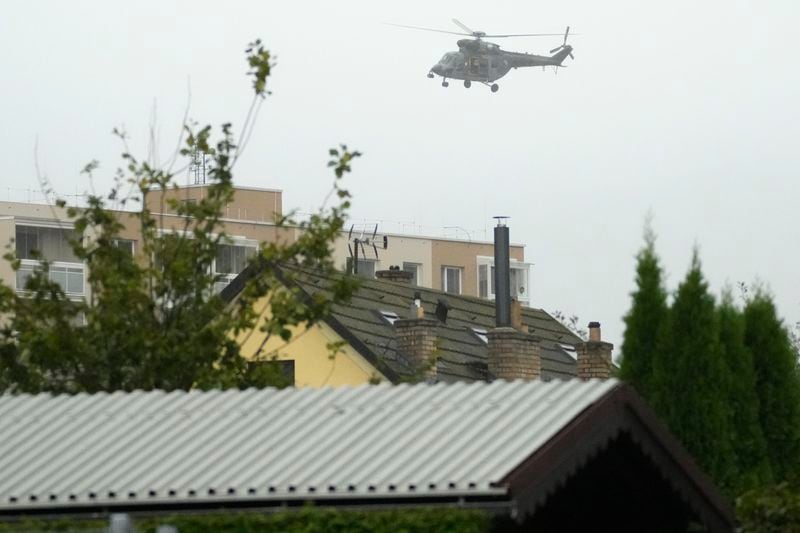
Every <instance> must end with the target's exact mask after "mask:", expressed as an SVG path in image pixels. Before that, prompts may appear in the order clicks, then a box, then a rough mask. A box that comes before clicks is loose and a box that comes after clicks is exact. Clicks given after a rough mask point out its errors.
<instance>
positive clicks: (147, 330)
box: [0, 41, 360, 393]
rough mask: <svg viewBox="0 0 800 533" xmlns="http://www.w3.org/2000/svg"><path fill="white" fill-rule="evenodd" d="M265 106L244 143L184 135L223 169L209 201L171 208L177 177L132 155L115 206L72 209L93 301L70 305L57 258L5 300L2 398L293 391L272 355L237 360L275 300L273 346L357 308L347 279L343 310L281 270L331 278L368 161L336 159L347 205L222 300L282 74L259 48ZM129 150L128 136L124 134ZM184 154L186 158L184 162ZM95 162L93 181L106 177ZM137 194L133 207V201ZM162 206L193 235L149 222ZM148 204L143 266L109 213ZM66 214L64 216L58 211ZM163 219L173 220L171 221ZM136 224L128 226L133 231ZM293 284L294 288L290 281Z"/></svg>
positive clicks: (225, 129)
mask: <svg viewBox="0 0 800 533" xmlns="http://www.w3.org/2000/svg"><path fill="white" fill-rule="evenodd" d="M247 62H248V65H249V67H250V69H251V71H250V72H249V76H250V77H251V79H252V83H253V89H254V94H253V101H252V102H251V106H250V111H249V112H248V115H247V119H246V120H245V123H244V126H243V128H242V139H240V141H239V142H238V143H237V141H236V140H235V139H234V136H233V134H232V133H231V129H232V127H231V125H230V124H223V125H222V127H221V129H220V132H219V135H218V139H217V140H216V142H213V141H212V130H211V127H210V126H205V127H203V128H200V129H196V128H194V127H192V126H190V125H187V126H186V128H185V131H186V139H185V146H184V147H183V148H182V149H181V150H180V153H179V155H180V156H182V157H185V158H188V157H191V156H193V155H194V154H196V153H198V152H201V153H205V154H208V155H209V156H210V157H211V158H212V160H213V164H212V170H211V172H210V178H211V180H210V181H211V183H210V185H209V186H208V190H207V192H208V194H207V195H206V197H205V198H203V199H201V200H199V201H198V202H197V203H196V204H192V203H181V202H177V201H175V200H171V199H168V198H166V195H165V192H166V191H168V190H170V189H171V188H174V187H176V179H175V173H173V172H172V171H171V170H170V169H169V168H159V167H158V166H156V165H154V164H152V163H151V162H149V161H144V160H139V159H137V158H135V157H134V156H133V155H132V154H130V153H129V152H128V151H127V150H126V151H125V153H123V155H122V158H123V166H122V168H120V169H119V170H118V171H117V179H116V184H115V186H114V188H113V190H112V192H111V193H110V194H109V195H108V197H106V198H103V197H100V196H91V197H90V198H89V200H88V207H86V208H84V209H75V208H70V209H69V210H68V215H69V217H71V218H72V220H73V223H74V227H75V232H74V234H72V235H71V236H70V238H69V242H70V245H71V247H72V250H73V253H74V254H75V256H76V257H77V258H79V259H80V260H81V261H83V262H85V264H86V265H87V271H88V278H87V283H88V288H89V291H88V292H89V294H90V296H89V297H88V299H85V300H81V301H73V300H71V299H70V298H69V297H68V296H67V295H66V294H65V293H64V291H63V290H62V288H61V286H59V284H58V283H56V282H54V281H52V280H51V279H50V276H49V275H48V270H49V263H48V261H47V258H45V257H40V259H41V268H38V269H37V270H36V271H35V272H34V273H33V274H32V275H31V276H30V277H29V278H28V279H27V281H26V284H25V291H26V292H25V294H23V295H18V294H17V293H16V292H15V291H13V290H12V289H10V288H9V287H0V315H1V316H5V317H6V319H5V321H4V322H3V323H2V326H1V327H0V392H1V391H4V390H5V391H24V392H40V391H53V392H68V393H75V392H82V391H86V392H96V391H114V390H132V389H154V388H158V389H166V390H172V389H190V388H193V387H200V388H212V387H222V388H225V387H247V386H265V385H268V384H281V381H282V376H281V375H280V373H279V371H278V370H277V368H276V367H275V366H274V365H269V364H258V363H260V362H267V363H268V362H269V360H270V359H271V355H270V354H269V353H261V351H259V354H257V357H256V360H255V361H254V360H252V359H249V360H246V359H245V358H243V357H242V356H241V354H240V353H239V346H238V344H237V343H236V342H235V338H236V336H237V335H238V334H239V333H241V332H243V331H246V330H248V329H250V328H252V327H253V326H254V324H256V323H257V322H256V321H257V319H258V318H259V317H258V313H259V311H261V312H262V313H263V312H265V309H261V310H259V311H257V310H255V309H254V305H253V303H254V302H255V301H256V300H258V299H261V298H264V297H266V298H267V299H268V302H269V305H268V306H266V307H268V308H270V309H271V312H270V313H268V314H266V317H267V319H266V321H265V323H264V325H263V326H262V329H263V330H264V331H266V333H267V338H269V337H271V336H277V337H280V338H281V339H283V340H284V341H287V342H288V341H289V340H290V339H291V336H292V333H291V329H290V326H292V325H297V324H302V323H309V324H311V323H314V322H316V321H317V320H319V319H320V318H321V317H323V316H324V315H325V314H326V313H327V312H328V311H329V310H330V308H331V306H332V305H333V304H334V303H335V302H338V301H341V300H344V299H347V298H349V296H350V295H351V294H352V291H353V290H354V288H355V282H354V281H353V280H352V279H350V278H347V277H343V276H340V277H337V278H336V279H337V281H336V282H335V283H334V286H333V288H332V290H331V291H330V294H331V296H324V295H322V294H320V295H318V296H315V297H314V298H311V299H307V298H303V297H302V296H301V293H300V292H299V291H298V290H297V289H296V288H293V287H292V285H291V283H288V284H287V283H286V279H285V278H284V279H280V280H279V279H278V273H277V272H276V271H275V269H274V268H270V265H278V264H281V263H299V264H302V265H304V266H307V267H313V268H317V269H321V270H324V271H333V270H334V264H333V261H332V259H331V251H332V246H333V242H334V239H335V238H336V236H337V234H338V233H339V231H340V230H341V229H342V226H343V223H344V220H345V216H346V212H347V209H348V207H349V205H350V204H349V195H348V193H347V191H346V190H344V189H342V188H341V187H340V186H339V180H340V179H341V178H342V177H343V176H344V174H346V173H347V172H349V171H350V165H351V163H352V160H353V159H354V158H356V157H358V156H359V155H360V154H359V153H358V152H354V151H349V150H348V149H347V147H345V146H342V147H341V148H340V149H333V150H331V152H330V156H331V161H330V163H329V166H331V167H332V168H333V170H334V173H335V174H336V181H335V182H334V188H333V191H332V192H333V193H334V194H335V197H336V200H337V204H336V205H335V206H333V207H327V206H325V205H323V206H322V208H321V209H320V211H319V212H318V213H317V214H314V215H313V216H311V217H310V218H309V219H308V220H305V221H303V222H297V221H295V220H292V218H291V216H289V217H284V218H282V219H281V220H279V221H278V225H279V226H282V227H285V226H293V227H294V228H299V230H300V231H299V235H300V236H299V237H298V238H297V239H296V240H294V241H288V240H286V241H282V242H272V243H263V245H262V252H261V254H260V255H259V256H257V257H256V258H254V259H253V261H259V262H260V263H261V264H262V265H267V267H266V268H259V269H254V271H256V270H257V272H256V275H253V276H251V277H249V279H248V281H247V283H246V286H245V288H244V290H243V291H242V292H241V294H240V296H239V297H238V299H237V300H236V302H235V303H234V304H233V305H228V304H226V302H225V301H223V299H222V298H221V297H220V296H219V295H218V294H217V292H216V291H215V283H216V282H218V281H219V279H220V277H219V276H216V275H214V274H212V268H211V267H212V264H213V262H214V259H215V257H216V255H217V250H218V247H219V245H220V244H224V243H226V242H229V237H228V236H227V234H226V233H225V229H224V226H223V223H222V213H224V208H225V205H226V204H227V203H228V202H230V201H231V200H232V197H233V169H234V166H235V163H236V161H237V159H238V158H239V157H240V155H241V153H242V149H243V146H244V144H246V141H247V138H248V137H249V135H250V131H251V130H252V126H253V121H254V120H255V119H254V117H255V112H254V110H257V109H258V108H259V107H260V102H261V100H262V99H263V98H265V97H266V95H267V94H268V93H267V91H266V81H267V77H268V76H269V75H270V72H271V67H272V64H271V58H270V54H269V52H268V51H267V50H266V49H265V48H264V47H263V46H262V44H261V42H260V41H256V42H254V43H252V44H251V45H250V46H249V47H248V48H247ZM117 133H118V134H119V135H120V137H121V138H122V139H123V142H124V139H125V136H124V134H122V133H120V132H117ZM177 156H178V154H176V157H177ZM96 167H97V164H96V163H95V162H93V163H91V164H89V165H87V167H86V168H85V169H84V170H85V172H86V173H87V174H89V175H90V176H91V173H92V172H93V171H94V170H95V169H96ZM127 189H131V190H133V191H135V193H134V194H133V195H132V196H130V197H122V194H121V191H123V190H127ZM151 195H160V196H159V203H160V204H161V205H162V207H163V206H164V204H166V205H167V206H168V207H169V208H170V209H171V210H172V211H173V212H175V213H177V214H178V215H179V216H180V217H181V218H182V224H181V226H179V227H177V228H174V227H166V226H165V225H164V220H163V217H160V216H156V215H154V214H153V213H152V212H150V210H149V209H148V208H147V205H149V204H148V203H147V202H145V199H146V198H147V197H148V196H151ZM112 202H119V203H121V204H122V205H125V204H126V202H140V203H141V208H140V209H138V210H137V211H136V212H133V213H130V214H129V215H125V216H126V217H127V218H129V219H130V220H132V221H133V223H135V224H137V225H138V228H139V231H140V234H141V241H140V244H139V251H140V253H139V254H137V256H135V257H133V256H132V255H131V254H130V253H129V252H126V251H124V250H123V249H121V248H119V247H117V245H116V240H117V239H118V238H119V237H120V232H121V230H122V229H123V221H122V220H120V218H121V217H120V215H119V214H118V213H115V212H113V211H111V210H110V209H109V208H108V204H110V203H112ZM58 204H59V206H60V207H64V205H65V204H64V202H58ZM161 211H162V212H164V209H162V210H161ZM130 220H129V221H128V222H127V223H129V224H130V223H131V222H130ZM6 258H7V259H8V260H9V261H10V262H11V264H12V266H13V267H14V268H15V269H18V268H19V266H20V258H19V257H18V255H17V253H16V251H15V250H11V251H9V253H8V254H7V255H6ZM289 281H290V280H289Z"/></svg>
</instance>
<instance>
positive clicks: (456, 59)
mask: <svg viewBox="0 0 800 533" xmlns="http://www.w3.org/2000/svg"><path fill="white" fill-rule="evenodd" d="M458 47H459V49H458V51H455V52H447V53H446V54H444V56H442V59H440V60H439V62H438V63H436V64H435V65H434V66H433V67H431V69H430V71H431V72H432V73H433V74H436V75H439V76H441V77H443V78H445V79H447V78H450V79H456V80H469V81H477V82H481V83H491V82H493V81H495V80H499V79H500V78H502V77H503V76H505V75H506V74H508V72H509V71H510V70H511V69H512V68H520V67H540V66H541V67H543V66H555V67H559V66H561V63H562V62H563V61H564V58H566V57H567V56H568V55H569V52H570V51H571V50H572V47H570V46H566V47H565V48H564V49H563V50H560V51H559V52H558V53H556V54H554V55H552V56H540V55H536V54H525V53H519V52H507V51H505V50H502V49H500V47H499V46H498V45H496V44H494V43H489V42H486V41H476V40H470V39H462V40H459V41H458Z"/></svg>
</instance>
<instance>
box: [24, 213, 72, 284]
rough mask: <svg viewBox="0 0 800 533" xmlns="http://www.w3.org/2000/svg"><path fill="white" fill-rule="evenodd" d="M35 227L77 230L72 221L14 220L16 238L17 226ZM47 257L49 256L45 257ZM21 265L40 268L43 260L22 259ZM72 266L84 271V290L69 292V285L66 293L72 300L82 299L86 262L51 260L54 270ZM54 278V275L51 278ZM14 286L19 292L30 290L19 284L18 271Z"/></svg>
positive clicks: (51, 267)
mask: <svg viewBox="0 0 800 533" xmlns="http://www.w3.org/2000/svg"><path fill="white" fill-rule="evenodd" d="M18 226H23V227H33V228H48V229H57V230H66V231H75V225H74V224H72V223H71V222H63V223H62V222H59V221H52V220H44V221H43V220H31V219H27V218H17V219H15V220H14V238H15V239H16V235H17V227H18ZM45 259H47V258H45ZM20 266H21V267H23V266H25V267H32V268H33V269H36V268H40V267H41V266H42V261H39V260H37V259H20ZM54 267H55V268H71V269H74V270H81V272H82V273H83V283H82V285H83V291H82V292H80V293H77V292H67V287H62V289H63V290H64V294H66V295H67V297H68V298H69V299H71V300H80V299H82V298H84V297H85V296H86V264H85V263H83V262H73V261H51V262H50V269H51V272H52V269H53V268H54ZM50 279H51V280H52V277H51V278H50ZM14 288H15V290H16V292H17V293H18V294H26V293H27V292H28V291H26V290H25V287H19V286H18V285H17V275H16V272H15V273H14Z"/></svg>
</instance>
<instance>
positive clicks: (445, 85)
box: [442, 81, 450, 87]
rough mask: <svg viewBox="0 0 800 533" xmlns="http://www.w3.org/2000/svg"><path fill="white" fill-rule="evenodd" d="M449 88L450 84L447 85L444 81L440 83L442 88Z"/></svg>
mask: <svg viewBox="0 0 800 533" xmlns="http://www.w3.org/2000/svg"><path fill="white" fill-rule="evenodd" d="M449 86H450V84H449V83H447V82H446V81H443V82H442V87H449Z"/></svg>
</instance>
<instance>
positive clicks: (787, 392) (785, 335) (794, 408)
mask: <svg viewBox="0 0 800 533" xmlns="http://www.w3.org/2000/svg"><path fill="white" fill-rule="evenodd" d="M744 318H745V337H744V338H745V344H746V345H747V347H748V348H749V349H750V350H751V351H752V353H753V361H754V366H755V377H756V392H757V395H758V407H759V416H760V419H761V427H762V429H763V432H764V437H765V438H766V441H767V450H768V454H769V461H770V465H771V467H772V472H773V474H774V477H775V480H776V481H783V480H787V479H793V478H796V477H797V476H798V475H799V474H800V376H798V368H797V356H796V354H795V352H794V350H793V348H792V344H791V340H790V337H789V332H788V331H787V330H786V328H785V327H784V325H783V323H782V321H781V320H780V318H778V315H777V312H776V310H775V304H774V302H773V301H772V297H771V296H769V295H768V294H767V293H766V292H765V291H764V290H763V289H759V290H757V291H756V292H755V294H754V295H753V296H752V297H750V298H749V300H748V301H747V304H746V305H745V308H744Z"/></svg>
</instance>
